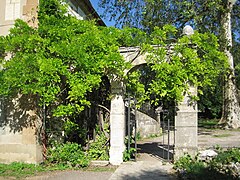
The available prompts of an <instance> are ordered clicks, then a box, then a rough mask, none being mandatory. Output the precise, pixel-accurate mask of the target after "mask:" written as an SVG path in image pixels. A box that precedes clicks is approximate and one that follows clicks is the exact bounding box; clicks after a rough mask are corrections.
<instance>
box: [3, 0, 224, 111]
mask: <svg viewBox="0 0 240 180" xmlns="http://www.w3.org/2000/svg"><path fill="white" fill-rule="evenodd" d="M66 12H67V11H66V8H65V7H64V5H62V4H61V3H60V2H59V1H57V0H51V1H44V0H41V1H40V9H39V16H38V21H39V24H38V28H36V29H35V28H32V27H29V26H28V24H27V23H25V22H23V21H22V20H17V21H16V22H15V26H14V28H12V29H11V30H10V34H9V35H7V36H6V37H1V38H0V46H1V47H0V49H1V52H0V53H1V56H0V57H4V58H2V66H3V69H4V70H2V71H0V73H1V76H0V94H1V95H5V96H9V95H12V94H16V93H22V94H33V95H36V96H37V97H38V98H39V99H40V100H41V101H40V102H41V104H43V103H44V104H46V105H47V106H50V105H52V106H54V107H56V109H55V116H65V115H72V114H73V113H79V112H81V111H82V110H83V109H84V107H85V106H88V105H90V101H88V100H87V94H89V93H91V92H92V91H93V89H95V88H98V87H99V85H100V83H101V81H102V77H103V76H107V77H108V78H109V79H118V80H124V81H125V82H126V83H127V84H128V88H129V89H131V90H132V91H133V92H132V93H133V94H135V95H137V97H138V98H139V100H140V102H142V101H144V100H147V99H150V97H154V98H152V101H153V102H154V103H155V104H157V103H158V102H159V101H160V100H161V99H162V98H163V97H167V98H169V99H176V100H181V98H182V95H183V94H184V93H185V92H187V91H188V88H189V84H191V85H195V86H198V87H199V92H200V93H201V87H203V86H205V85H209V86H211V82H212V80H213V79H214V78H215V77H217V75H218V74H219V73H224V70H225V67H226V58H225V56H224V55H223V54H222V53H221V52H220V51H219V46H218V39H217V38H216V37H215V36H214V35H212V34H209V33H205V34H200V33H197V32H196V33H195V34H194V35H192V36H191V37H188V36H182V37H180V38H179V37H178V34H179V33H178V31H177V29H176V28H174V27H173V26H170V25H166V26H164V27H163V28H159V27H155V29H154V31H153V32H152V33H151V35H149V34H147V33H145V32H143V31H140V30H139V29H135V28H133V29H131V28H125V29H122V30H119V29H116V28H112V27H110V28H107V27H98V26H97V25H96V24H95V22H94V21H84V20H78V19H76V18H75V17H72V16H70V15H68V14H67V13H66ZM152 44H154V45H156V46H152ZM136 45H138V46H139V47H141V52H142V53H146V52H148V54H149V55H148V57H147V59H146V61H147V64H148V66H150V67H151V70H152V71H154V73H153V74H154V77H152V80H151V81H150V82H148V85H147V86H146V85H145V84H143V83H141V82H140V81H139V79H140V75H141V73H137V72H135V73H129V74H128V75H129V76H128V78H126V77H125V72H126V71H127V70H129V69H130V68H131V66H130V64H128V63H126V62H125V61H124V59H123V57H122V56H121V54H120V53H119V51H118V49H119V47H120V46H136ZM156 47H157V48H156ZM3 50H4V51H3ZM7 57H10V60H6V59H7ZM146 87H147V88H146Z"/></svg>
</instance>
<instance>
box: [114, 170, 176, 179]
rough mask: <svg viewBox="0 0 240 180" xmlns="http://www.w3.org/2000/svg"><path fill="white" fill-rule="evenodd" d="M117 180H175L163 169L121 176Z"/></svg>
mask: <svg viewBox="0 0 240 180" xmlns="http://www.w3.org/2000/svg"><path fill="white" fill-rule="evenodd" d="M118 179H119V180H167V179H176V177H175V176H174V175H172V174H169V173H168V172H167V171H166V170H163V169H153V170H149V171H148V170H141V171H139V172H138V173H129V174H123V175H122V176H121V177H118Z"/></svg>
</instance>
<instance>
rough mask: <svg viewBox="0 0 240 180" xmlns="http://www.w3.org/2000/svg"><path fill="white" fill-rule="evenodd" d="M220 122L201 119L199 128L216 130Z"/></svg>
mask: <svg viewBox="0 0 240 180" xmlns="http://www.w3.org/2000/svg"><path fill="white" fill-rule="evenodd" d="M218 121H219V120H218V119H199V120H198V127H204V128H209V129H214V128H216V125H217V124H218Z"/></svg>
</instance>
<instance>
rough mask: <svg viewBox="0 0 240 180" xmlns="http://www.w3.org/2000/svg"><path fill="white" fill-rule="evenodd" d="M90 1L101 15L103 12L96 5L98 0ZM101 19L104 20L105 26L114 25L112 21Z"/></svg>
mask: <svg viewBox="0 0 240 180" xmlns="http://www.w3.org/2000/svg"><path fill="white" fill-rule="evenodd" d="M90 1H91V3H92V5H93V7H94V9H95V10H96V11H97V12H98V14H99V16H101V14H102V13H103V10H102V9H100V8H99V7H98V2H99V0H90ZM102 20H103V21H104V22H105V24H106V25H107V26H114V24H115V23H114V22H113V21H108V20H107V19H104V18H102Z"/></svg>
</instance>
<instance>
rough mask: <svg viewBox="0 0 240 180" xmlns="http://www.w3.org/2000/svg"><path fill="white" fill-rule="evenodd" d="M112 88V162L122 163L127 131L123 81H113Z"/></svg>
mask: <svg viewBox="0 0 240 180" xmlns="http://www.w3.org/2000/svg"><path fill="white" fill-rule="evenodd" d="M111 88H112V94H113V97H112V100H111V110H110V163H111V164H113V165H120V164H121V163H122V162H123V151H124V150H125V144H124V138H125V131H126V122H125V106H124V98H123V92H124V91H123V90H124V89H123V88H124V87H123V82H119V81H112V82H111Z"/></svg>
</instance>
